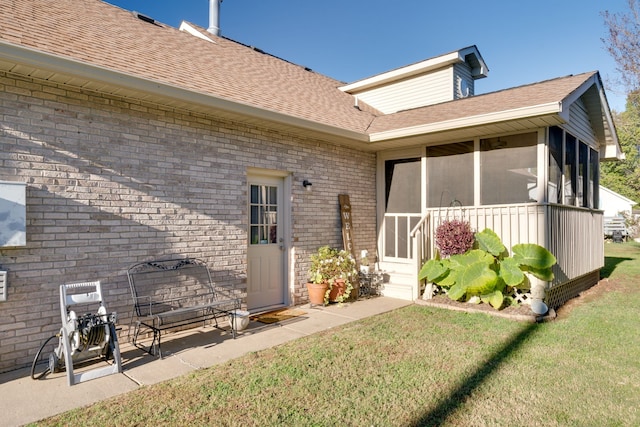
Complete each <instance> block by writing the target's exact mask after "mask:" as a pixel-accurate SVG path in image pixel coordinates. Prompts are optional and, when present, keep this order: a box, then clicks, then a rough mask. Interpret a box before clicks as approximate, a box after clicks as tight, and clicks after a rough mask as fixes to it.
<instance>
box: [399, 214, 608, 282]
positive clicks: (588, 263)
mask: <svg viewBox="0 0 640 427" xmlns="http://www.w3.org/2000/svg"><path fill="white" fill-rule="evenodd" d="M445 219H449V220H451V219H460V220H464V221H467V222H469V224H470V225H471V228H472V229H473V230H474V231H482V230H484V229H485V228H490V229H491V230H493V231H494V232H495V233H496V234H498V236H500V238H501V239H502V242H503V243H504V245H505V246H506V247H507V249H511V247H512V246H513V245H516V244H518V243H537V244H539V245H541V246H544V247H545V248H547V249H548V250H549V251H550V252H551V253H553V254H554V255H555V257H556V258H557V260H558V263H557V265H556V266H555V267H554V274H555V280H554V282H553V283H552V285H554V286H555V285H560V284H562V283H565V282H567V281H569V280H572V279H575V278H577V277H580V276H582V275H584V274H587V273H590V272H593V271H595V270H598V269H600V268H602V267H603V265H604V236H603V233H602V227H603V216H602V211H593V210H589V209H584V208H576V207H572V206H564V205H551V204H537V203H527V204H517V205H491V206H462V207H449V208H436V209H428V210H427V212H426V213H425V215H424V216H423V217H422V218H421V219H420V220H419V221H418V222H416V225H415V226H414V227H413V228H412V229H411V232H410V239H411V243H412V253H413V254H415V256H414V257H413V263H414V266H415V268H416V270H415V271H416V272H417V271H418V270H419V269H420V266H421V265H422V264H423V262H424V261H426V260H428V259H430V258H431V257H433V256H434V255H435V251H436V248H435V239H434V237H433V236H435V231H436V228H437V227H438V225H440V223H442V221H444V220H445ZM416 282H417V280H416ZM416 293H417V291H416Z"/></svg>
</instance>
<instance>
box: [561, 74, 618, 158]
mask: <svg viewBox="0 0 640 427" xmlns="http://www.w3.org/2000/svg"><path fill="white" fill-rule="evenodd" d="M591 86H595V87H596V89H597V90H598V97H599V99H600V113H601V114H602V118H603V119H604V120H605V121H606V122H607V125H608V126H607V127H608V128H609V129H610V130H611V131H610V132H608V133H607V134H606V135H605V139H606V141H605V144H606V149H605V159H618V160H623V159H624V153H623V152H622V148H621V147H620V141H619V140H618V134H617V132H616V130H615V129H616V128H615V122H614V121H613V117H612V116H611V110H610V109H609V102H608V101H607V96H606V95H605V92H604V88H603V87H602V83H601V81H600V76H599V74H598V73H597V72H595V73H593V75H592V76H591V77H589V78H588V79H587V80H586V81H585V82H584V83H582V84H581V85H580V86H579V87H578V88H576V89H575V90H574V91H573V92H572V93H571V94H569V96H567V97H566V98H565V99H563V100H562V102H563V103H564V104H566V105H571V104H572V103H574V102H576V101H577V100H578V99H579V98H580V97H581V96H582V95H584V93H585V92H586V91H587V90H588V89H589V88H590V87H591ZM566 114H567V115H568V114H569V109H568V108H567V109H566Z"/></svg>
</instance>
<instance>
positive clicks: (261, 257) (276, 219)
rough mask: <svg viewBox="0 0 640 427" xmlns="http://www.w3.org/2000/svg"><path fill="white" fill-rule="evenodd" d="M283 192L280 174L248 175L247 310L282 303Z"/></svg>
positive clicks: (283, 293) (283, 298) (282, 181)
mask: <svg viewBox="0 0 640 427" xmlns="http://www.w3.org/2000/svg"><path fill="white" fill-rule="evenodd" d="M283 193H284V180H283V178H280V177H272V176H249V233H248V234H249V249H248V257H247V308H248V309H249V310H253V311H259V310H260V309H266V308H269V307H275V306H281V305H284V304H285V288H286V287H285V281H284V277H285V275H284V254H285V251H284V221H283V218H284V215H283V213H284V209H283V201H284V194H283Z"/></svg>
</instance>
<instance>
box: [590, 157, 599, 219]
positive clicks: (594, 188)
mask: <svg viewBox="0 0 640 427" xmlns="http://www.w3.org/2000/svg"><path fill="white" fill-rule="evenodd" d="M589 164H590V166H589V197H590V200H591V206H590V207H591V208H593V209H599V208H600V156H599V154H598V152H597V151H596V150H594V149H593V148H589Z"/></svg>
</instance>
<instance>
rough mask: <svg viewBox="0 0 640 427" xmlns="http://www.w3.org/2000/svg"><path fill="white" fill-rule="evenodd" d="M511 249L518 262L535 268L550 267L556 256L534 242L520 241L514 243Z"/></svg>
mask: <svg viewBox="0 0 640 427" xmlns="http://www.w3.org/2000/svg"><path fill="white" fill-rule="evenodd" d="M511 251H512V252H513V258H514V259H515V260H516V261H517V262H518V264H520V265H526V266H528V267H533V268H534V269H537V270H540V269H544V268H550V267H551V266H552V265H554V264H555V263H556V257H554V256H553V254H552V253H551V252H549V251H548V250H546V249H545V248H543V247H542V246H540V245H536V244H535V243H520V244H518V245H514V246H513V248H511Z"/></svg>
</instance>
